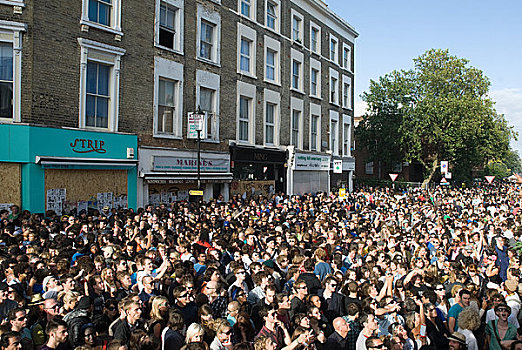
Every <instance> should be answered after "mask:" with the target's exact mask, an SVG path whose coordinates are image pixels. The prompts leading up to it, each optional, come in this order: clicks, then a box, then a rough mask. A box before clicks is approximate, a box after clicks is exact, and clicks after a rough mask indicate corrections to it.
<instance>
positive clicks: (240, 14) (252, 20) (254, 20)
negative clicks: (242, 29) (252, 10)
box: [236, 12, 257, 25]
mask: <svg viewBox="0 0 522 350" xmlns="http://www.w3.org/2000/svg"><path fill="white" fill-rule="evenodd" d="M236 13H237V15H238V16H239V17H240V18H241V19H246V20H247V21H249V22H252V24H254V25H257V22H256V19H255V18H251V17H248V16H245V15H244V14H242V13H241V12H236ZM242 24H244V23H242Z"/></svg>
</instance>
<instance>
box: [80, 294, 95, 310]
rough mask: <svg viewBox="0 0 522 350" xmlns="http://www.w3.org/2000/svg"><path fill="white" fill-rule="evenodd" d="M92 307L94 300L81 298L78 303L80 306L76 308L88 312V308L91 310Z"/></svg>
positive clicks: (85, 297)
mask: <svg viewBox="0 0 522 350" xmlns="http://www.w3.org/2000/svg"><path fill="white" fill-rule="evenodd" d="M91 305H92V300H91V298H89V297H87V296H83V297H81V298H80V300H79V301H78V305H77V306H76V307H77V308H78V309H81V310H87V309H88V308H90V307H91Z"/></svg>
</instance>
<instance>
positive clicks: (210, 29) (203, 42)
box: [199, 21, 214, 60]
mask: <svg viewBox="0 0 522 350" xmlns="http://www.w3.org/2000/svg"><path fill="white" fill-rule="evenodd" d="M200 33H201V36H200V49H199V57H201V58H205V59H207V60H213V57H212V46H213V45H214V39H213V37H214V25H213V24H211V23H209V22H206V21H201V32H200Z"/></svg>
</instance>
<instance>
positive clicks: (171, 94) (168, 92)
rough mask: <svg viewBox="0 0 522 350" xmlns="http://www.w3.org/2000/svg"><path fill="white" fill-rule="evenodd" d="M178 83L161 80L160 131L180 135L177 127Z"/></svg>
mask: <svg viewBox="0 0 522 350" xmlns="http://www.w3.org/2000/svg"><path fill="white" fill-rule="evenodd" d="M176 85H177V82H174V81H169V80H166V79H161V78H160V80H159V101H158V129H157V130H158V133H160V134H172V135H178V134H179V132H178V130H177V128H176V126H177V123H176V122H175V120H174V119H175V118H176V115H177V113H176V102H175V99H176V97H175V96H176Z"/></svg>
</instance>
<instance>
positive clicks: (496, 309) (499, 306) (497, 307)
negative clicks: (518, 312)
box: [495, 302, 511, 314]
mask: <svg viewBox="0 0 522 350" xmlns="http://www.w3.org/2000/svg"><path fill="white" fill-rule="evenodd" d="M500 308H505V309H508V310H509V313H510V314H511V306H509V305H508V304H506V303H504V302H502V303H500V304H498V305H496V306H495V312H498V309H500Z"/></svg>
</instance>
